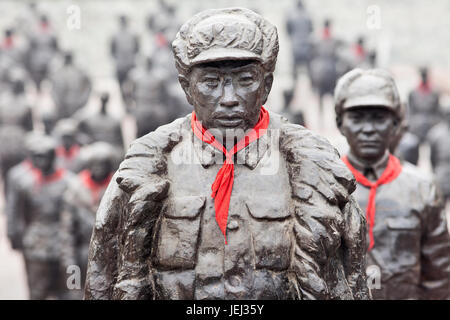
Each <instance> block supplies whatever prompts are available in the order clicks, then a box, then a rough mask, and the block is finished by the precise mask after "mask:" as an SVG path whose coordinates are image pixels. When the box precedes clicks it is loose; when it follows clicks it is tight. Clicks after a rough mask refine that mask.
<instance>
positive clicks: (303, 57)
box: [286, 0, 313, 87]
mask: <svg viewBox="0 0 450 320" xmlns="http://www.w3.org/2000/svg"><path fill="white" fill-rule="evenodd" d="M286 29H287V33H288V35H289V37H290V39H291V46H292V56H293V58H294V66H293V77H294V87H295V83H296V81H297V77H298V68H299V67H300V66H302V67H305V68H306V70H307V71H309V62H310V60H311V56H312V41H311V39H310V37H311V33H312V31H313V25H312V21H311V18H310V17H309V14H308V12H307V11H306V9H305V7H304V6H303V2H302V1H300V0H297V5H296V7H295V9H293V8H290V10H289V13H288V15H287V18H286Z"/></svg>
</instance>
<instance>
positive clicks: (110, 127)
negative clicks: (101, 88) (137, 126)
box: [78, 92, 124, 153]
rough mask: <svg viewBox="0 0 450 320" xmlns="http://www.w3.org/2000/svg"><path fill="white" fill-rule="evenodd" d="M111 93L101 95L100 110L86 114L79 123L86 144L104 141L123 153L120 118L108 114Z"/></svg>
mask: <svg viewBox="0 0 450 320" xmlns="http://www.w3.org/2000/svg"><path fill="white" fill-rule="evenodd" d="M108 102H109V94H108V93H107V92H105V93H103V94H102V95H101V97H100V112H97V113H95V114H87V115H85V116H84V117H83V118H82V119H81V120H80V123H79V125H78V130H79V133H80V134H81V135H83V139H84V141H83V142H84V144H90V143H93V142H97V141H104V142H108V143H110V144H112V145H113V146H115V147H116V149H117V150H119V153H123V148H124V145H123V138H122V129H121V122H120V120H118V119H116V118H114V117H113V116H111V115H109V114H108V110H107V107H108Z"/></svg>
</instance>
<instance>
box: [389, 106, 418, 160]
mask: <svg viewBox="0 0 450 320" xmlns="http://www.w3.org/2000/svg"><path fill="white" fill-rule="evenodd" d="M407 109H408V105H407V104H406V103H401V108H400V117H401V119H402V122H401V123H400V129H399V132H398V134H397V135H396V137H395V138H393V140H392V142H391V145H390V147H389V152H390V153H392V154H393V155H395V156H396V157H397V158H398V159H399V160H400V161H407V162H409V163H412V164H413V165H417V163H418V162H419V147H420V140H419V138H417V136H416V135H415V134H413V133H411V132H410V131H408V129H409V123H408V120H409V119H408V112H407Z"/></svg>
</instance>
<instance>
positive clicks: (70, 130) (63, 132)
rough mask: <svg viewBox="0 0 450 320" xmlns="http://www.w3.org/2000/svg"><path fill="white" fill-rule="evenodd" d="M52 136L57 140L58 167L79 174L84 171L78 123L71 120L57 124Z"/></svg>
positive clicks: (67, 119)
mask: <svg viewBox="0 0 450 320" xmlns="http://www.w3.org/2000/svg"><path fill="white" fill-rule="evenodd" d="M52 135H53V136H54V137H55V138H56V139H57V142H58V146H57V148H56V166H57V167H58V168H64V169H65V170H69V171H71V172H74V173H77V172H79V171H80V170H82V169H83V167H82V163H81V159H80V142H79V139H78V122H77V121H76V120H74V119H71V118H66V119H61V120H59V121H58V122H57V123H56V126H55V129H54V130H53V132H52Z"/></svg>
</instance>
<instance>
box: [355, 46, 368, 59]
mask: <svg viewBox="0 0 450 320" xmlns="http://www.w3.org/2000/svg"><path fill="white" fill-rule="evenodd" d="M353 51H354V52H355V55H356V56H357V57H361V58H364V57H365V56H366V52H365V50H364V48H363V46H362V45H360V44H356V45H355V46H354V48H353Z"/></svg>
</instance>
